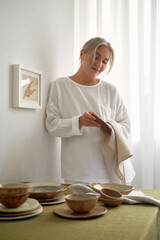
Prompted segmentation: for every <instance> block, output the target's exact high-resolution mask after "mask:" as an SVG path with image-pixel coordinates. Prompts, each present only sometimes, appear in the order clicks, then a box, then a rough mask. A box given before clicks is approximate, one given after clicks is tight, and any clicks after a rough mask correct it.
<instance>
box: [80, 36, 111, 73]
mask: <svg viewBox="0 0 160 240" xmlns="http://www.w3.org/2000/svg"><path fill="white" fill-rule="evenodd" d="M102 45H103V46H106V47H107V48H108V49H109V50H110V58H109V69H108V72H107V73H109V72H110V71H111V69H112V67H113V62H114V50H113V48H112V46H111V44H110V43H109V42H107V41H106V40H105V39H104V38H101V37H95V38H91V39H90V40H89V41H87V42H86V43H85V44H84V45H83V47H82V51H83V52H84V54H87V53H88V52H89V51H90V50H93V52H92V55H91V65H92V63H93V62H94V60H95V57H96V51H97V48H98V47H100V46H102Z"/></svg>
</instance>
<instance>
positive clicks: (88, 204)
mask: <svg viewBox="0 0 160 240" xmlns="http://www.w3.org/2000/svg"><path fill="white" fill-rule="evenodd" d="M65 199H66V203H67V205H68V206H69V207H70V208H71V209H72V210H73V211H74V212H80V213H85V212H89V211H91V210H92V209H93V208H94V207H95V206H96V204H97V202H98V196H97V195H92V194H69V195H67V196H66V198H65Z"/></svg>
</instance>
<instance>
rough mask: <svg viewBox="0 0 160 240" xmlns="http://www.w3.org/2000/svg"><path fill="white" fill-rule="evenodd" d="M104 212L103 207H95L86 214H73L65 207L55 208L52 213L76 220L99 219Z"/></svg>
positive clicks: (105, 209) (105, 210)
mask: <svg viewBox="0 0 160 240" xmlns="http://www.w3.org/2000/svg"><path fill="white" fill-rule="evenodd" d="M106 212H107V208H106V207H103V206H96V207H95V208H93V209H92V210H91V211H90V212H88V213H77V212H74V211H72V210H71V209H70V208H69V207H68V206H67V205H63V206H60V207H57V208H56V209H55V210H54V213H55V214H56V215H58V216H61V217H65V218H76V219H86V218H93V217H99V216H102V215H104V214H105V213H106Z"/></svg>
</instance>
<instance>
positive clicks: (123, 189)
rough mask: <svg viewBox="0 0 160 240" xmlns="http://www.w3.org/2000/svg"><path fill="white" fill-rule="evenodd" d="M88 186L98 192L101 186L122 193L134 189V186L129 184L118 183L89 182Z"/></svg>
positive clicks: (124, 193)
mask: <svg viewBox="0 0 160 240" xmlns="http://www.w3.org/2000/svg"><path fill="white" fill-rule="evenodd" d="M90 187H91V188H93V189H94V190H95V191H97V192H99V193H100V190H102V189H103V188H108V189H112V190H115V191H118V192H120V193H122V194H123V195H127V194H129V193H130V192H131V191H132V190H133V189H134V187H133V186H131V185H126V184H118V183H91V184H90Z"/></svg>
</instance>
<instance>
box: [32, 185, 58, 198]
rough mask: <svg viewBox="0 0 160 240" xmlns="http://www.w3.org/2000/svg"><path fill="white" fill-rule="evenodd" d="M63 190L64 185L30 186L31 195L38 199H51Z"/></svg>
mask: <svg viewBox="0 0 160 240" xmlns="http://www.w3.org/2000/svg"><path fill="white" fill-rule="evenodd" d="M62 191H63V187H62V186H51V185H46V186H45V185H42V186H35V187H31V188H30V195H29V196H30V197H31V198H36V199H46V198H47V199H49V198H53V197H55V196H57V195H58V194H59V193H61V192H62Z"/></svg>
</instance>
